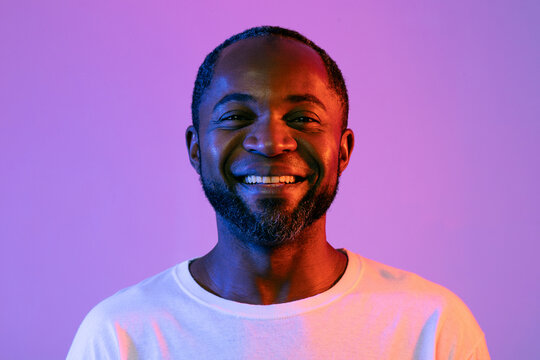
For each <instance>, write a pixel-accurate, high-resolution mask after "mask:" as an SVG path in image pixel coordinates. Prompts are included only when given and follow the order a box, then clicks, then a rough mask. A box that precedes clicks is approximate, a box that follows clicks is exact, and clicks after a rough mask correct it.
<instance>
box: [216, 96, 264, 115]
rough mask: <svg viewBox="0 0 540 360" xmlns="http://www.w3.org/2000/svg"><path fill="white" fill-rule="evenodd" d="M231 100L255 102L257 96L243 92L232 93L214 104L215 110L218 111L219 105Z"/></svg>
mask: <svg viewBox="0 0 540 360" xmlns="http://www.w3.org/2000/svg"><path fill="white" fill-rule="evenodd" d="M230 101H240V102H255V98H254V97H253V96H251V95H249V94H242V93H232V94H228V95H225V96H224V97H222V98H221V100H219V101H218V102H217V104H216V105H215V106H214V109H213V111H216V109H217V108H218V106H221V105H223V104H225V103H228V102H230Z"/></svg>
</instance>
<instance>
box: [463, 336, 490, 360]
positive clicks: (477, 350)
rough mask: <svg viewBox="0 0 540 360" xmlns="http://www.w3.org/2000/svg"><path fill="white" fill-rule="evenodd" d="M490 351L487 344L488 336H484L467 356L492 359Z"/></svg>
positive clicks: (477, 358) (468, 359) (472, 359)
mask: <svg viewBox="0 0 540 360" xmlns="http://www.w3.org/2000/svg"><path fill="white" fill-rule="evenodd" d="M490 359H491V358H490V357H489V352H488V348H487V344H486V338H485V337H482V338H481V339H480V340H479V341H478V343H477V344H476V346H475V347H474V349H473V351H472V352H471V354H470V355H469V357H468V358H467V360H490Z"/></svg>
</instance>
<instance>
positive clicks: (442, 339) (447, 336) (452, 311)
mask: <svg viewBox="0 0 540 360" xmlns="http://www.w3.org/2000/svg"><path fill="white" fill-rule="evenodd" d="M448 300H449V304H448V307H447V310H446V311H445V312H444V314H443V316H442V318H441V323H440V326H439V331H438V336H437V337H438V341H437V356H436V358H437V359H455V360H458V359H459V360H461V359H467V360H490V356H489V352H488V349H487V344H486V340H485V336H484V333H483V332H482V329H481V328H480V325H478V322H477V321H476V319H475V318H474V316H473V314H472V313H471V311H470V310H469V308H468V307H467V305H465V303H463V301H461V299H459V298H458V297H457V296H456V295H454V294H451V296H449V298H448Z"/></svg>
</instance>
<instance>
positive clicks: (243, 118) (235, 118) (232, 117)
mask: <svg viewBox="0 0 540 360" xmlns="http://www.w3.org/2000/svg"><path fill="white" fill-rule="evenodd" d="M247 120H249V118H248V117H247V116H246V115H243V114H227V115H225V116H223V117H221V118H220V119H219V122H224V121H247Z"/></svg>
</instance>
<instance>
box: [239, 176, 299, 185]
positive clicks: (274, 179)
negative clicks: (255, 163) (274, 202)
mask: <svg viewBox="0 0 540 360" xmlns="http://www.w3.org/2000/svg"><path fill="white" fill-rule="evenodd" d="M244 183H246V184H280V183H285V184H292V183H294V176H291V175H285V176H257V175H249V176H246V177H244Z"/></svg>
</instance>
